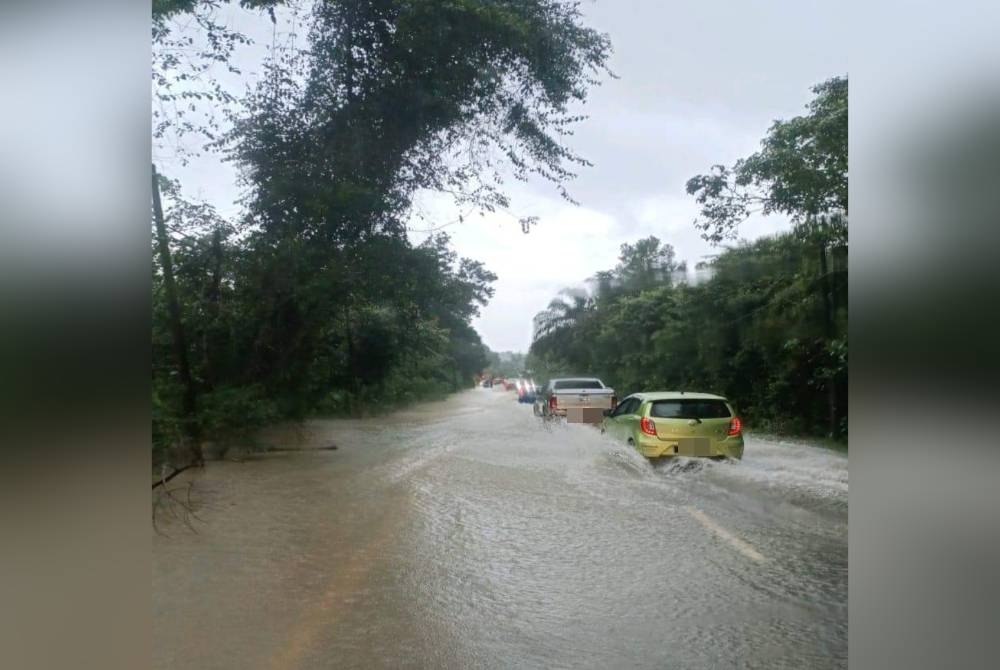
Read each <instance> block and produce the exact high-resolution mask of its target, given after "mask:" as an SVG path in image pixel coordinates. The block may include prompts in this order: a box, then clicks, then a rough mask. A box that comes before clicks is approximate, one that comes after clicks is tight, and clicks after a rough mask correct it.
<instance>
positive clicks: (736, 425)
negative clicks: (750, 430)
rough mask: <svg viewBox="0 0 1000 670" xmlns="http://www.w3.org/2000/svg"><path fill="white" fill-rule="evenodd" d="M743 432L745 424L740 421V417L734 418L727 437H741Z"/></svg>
mask: <svg viewBox="0 0 1000 670" xmlns="http://www.w3.org/2000/svg"><path fill="white" fill-rule="evenodd" d="M741 430H743V422H742V421H740V417H738V416H734V417H733V420H732V421H730V422H729V430H728V431H727V432H726V435H739V434H740V431H741Z"/></svg>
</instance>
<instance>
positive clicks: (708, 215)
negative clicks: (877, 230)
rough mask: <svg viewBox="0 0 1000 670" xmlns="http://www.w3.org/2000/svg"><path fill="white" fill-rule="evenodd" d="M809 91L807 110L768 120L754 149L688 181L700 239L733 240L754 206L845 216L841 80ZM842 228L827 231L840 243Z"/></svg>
mask: <svg viewBox="0 0 1000 670" xmlns="http://www.w3.org/2000/svg"><path fill="white" fill-rule="evenodd" d="M813 92H814V93H815V94H816V97H815V98H814V99H813V100H812V102H810V103H809V114H807V115H805V116H797V117H795V118H793V119H789V120H785V121H775V122H774V124H773V125H772V126H771V128H770V130H769V131H768V134H767V136H766V137H765V138H764V140H763V141H762V142H761V150H760V151H758V152H757V153H755V154H752V155H751V156H748V157H747V158H743V159H740V160H738V161H736V163H735V165H733V167H731V168H730V167H726V166H723V165H716V166H713V168H712V170H711V172H709V173H708V174H703V175H698V176H695V177H692V178H691V179H690V180H688V183H687V192H688V193H689V194H691V195H694V196H695V199H696V200H697V201H698V203H699V204H700V205H701V206H702V210H701V216H700V217H699V218H698V219H697V220H696V221H695V225H696V226H697V227H698V228H699V229H701V230H702V237H704V238H705V239H706V240H709V241H712V242H715V243H718V242H721V241H723V240H725V239H729V238H734V237H735V236H736V234H737V230H738V228H739V225H740V224H741V223H742V222H743V221H745V220H746V219H747V218H748V217H749V216H750V215H751V214H752V213H754V212H756V211H760V212H761V213H763V214H770V213H772V212H780V213H783V214H787V215H789V216H791V217H792V219H793V220H794V221H796V222H797V223H803V222H806V221H808V220H810V219H813V218H815V217H818V216H820V215H823V214H829V213H837V214H840V215H842V216H843V217H846V215H847V212H848V207H847V205H848V198H847V78H846V77H835V78H833V79H830V80H828V81H826V82H824V83H822V84H819V85H818V86H815V87H814V88H813ZM839 223H842V224H844V225H846V223H845V222H844V220H843V219H841V220H839ZM842 227H843V226H840V227H835V228H834V230H833V231H831V237H833V238H836V239H837V242H839V243H846V229H844V230H841V228H842ZM833 232H836V233H838V235H833V234H832V233H833Z"/></svg>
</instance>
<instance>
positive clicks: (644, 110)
mask: <svg viewBox="0 0 1000 670" xmlns="http://www.w3.org/2000/svg"><path fill="white" fill-rule="evenodd" d="M583 8H584V11H585V12H586V14H587V22H588V23H589V24H590V25H591V26H593V27H595V28H597V29H599V30H601V31H604V32H607V33H609V34H610V36H611V41H612V44H613V46H614V55H613V56H612V59H611V69H612V70H613V71H614V72H615V73H616V74H617V75H618V76H619V77H620V78H619V79H616V80H607V81H605V82H604V83H603V85H602V86H600V87H599V88H596V89H594V90H593V91H592V93H591V97H590V100H589V101H588V103H587V104H586V105H585V106H584V107H583V111H584V112H585V113H586V114H588V115H589V118H588V119H587V120H585V121H583V122H582V123H580V124H579V125H578V126H577V128H576V132H575V135H574V136H573V137H571V138H569V139H570V145H571V146H572V147H573V149H574V150H576V151H577V152H578V153H580V154H581V155H582V156H584V157H585V158H587V159H589V160H590V161H592V162H593V163H594V167H592V168H584V169H582V171H581V173H580V176H579V177H578V178H577V179H576V180H575V181H573V182H572V183H571V184H570V185H569V188H570V192H571V193H572V194H573V196H574V197H575V198H576V199H577V200H579V201H580V203H581V204H580V205H579V206H574V205H571V204H569V203H567V202H565V201H564V200H562V199H561V198H560V197H559V196H558V194H557V193H556V192H555V190H554V189H553V188H552V185H551V184H549V183H547V182H544V181H540V180H539V181H538V182H533V183H529V184H521V183H519V182H512V183H511V184H510V187H509V193H510V194H511V196H512V198H511V201H512V202H511V211H512V212H513V213H514V214H516V215H518V216H528V215H533V216H538V217H539V223H538V225H537V226H535V227H534V228H533V229H532V230H531V232H530V233H529V234H527V235H525V234H523V233H522V232H521V229H520V226H519V225H518V223H517V220H516V218H515V217H512V216H511V215H509V214H506V213H504V214H500V213H498V214H495V215H486V216H485V217H479V216H472V217H466V218H465V222H464V223H461V224H454V225H450V226H448V227H446V228H444V229H443V232H447V233H448V234H449V235H451V237H452V241H453V244H454V246H455V248H456V250H457V251H458V253H459V254H460V255H462V256H468V257H470V258H475V259H477V260H480V261H483V262H484V263H485V264H486V266H487V267H488V268H489V269H490V270H492V271H493V272H495V273H496V274H497V275H498V276H499V279H498V280H497V282H496V284H495V289H496V295H495V297H494V298H493V300H492V301H491V303H490V304H489V305H488V306H487V307H486V308H485V309H484V310H483V313H482V315H481V316H480V317H479V318H478V319H476V321H475V322H474V324H473V325H474V326H475V327H476V329H477V330H478V331H479V333H480V335H481V336H482V338H483V341H484V342H485V343H486V344H487V345H488V346H489V347H490V348H491V349H493V350H496V351H504V350H516V351H526V350H527V348H528V346H529V345H530V343H531V323H532V321H531V320H532V317H533V316H534V315H535V313H537V312H538V311H539V310H541V309H543V308H544V307H545V306H546V305H547V304H548V302H549V301H550V300H551V299H552V298H553V297H554V296H555V295H556V294H557V293H558V291H559V290H560V289H562V288H565V287H569V286H577V285H580V284H581V283H582V282H583V281H584V280H585V279H586V278H587V277H589V276H591V275H593V274H594V273H595V272H596V271H598V270H603V269H608V268H611V267H613V266H614V264H615V262H616V257H617V255H618V248H619V246H620V245H621V244H622V243H623V242H633V241H635V240H637V239H639V238H641V237H645V236H648V235H656V236H657V237H659V238H660V239H661V240H663V241H664V242H669V243H670V244H672V245H673V246H674V248H675V249H676V250H677V255H678V257H679V258H680V259H684V260H687V261H688V263H689V265H691V266H693V265H694V263H696V262H697V261H698V260H700V259H701V258H702V256H704V255H705V254H711V253H713V252H714V251H716V250H713V248H712V247H711V246H709V245H708V244H707V243H705V242H704V241H702V240H701V239H700V238H699V236H698V231H697V230H696V229H695V228H694V227H693V225H692V220H693V219H694V217H695V215H696V213H697V206H696V204H695V203H694V200H693V198H691V197H690V196H688V195H687V194H686V193H685V191H684V184H685V182H686V181H687V179H688V178H689V177H691V176H693V175H695V174H699V173H702V172H705V171H706V170H707V169H708V168H709V167H710V166H711V165H713V164H716V163H723V164H731V163H732V162H733V161H734V160H736V159H737V158H740V157H742V156H745V155H747V154H749V153H751V152H753V151H755V150H756V149H757V148H758V146H759V142H760V140H761V138H762V137H763V136H764V133H765V132H766V130H767V128H768V126H770V124H771V123H772V122H773V121H774V120H775V119H781V118H788V117H790V116H794V115H797V114H801V113H803V111H804V105H805V104H806V103H807V102H808V101H809V100H810V98H811V93H810V90H809V88H810V87H811V86H812V85H814V84H816V83H819V82H821V81H823V80H825V79H828V78H830V77H832V76H835V75H843V74H846V73H847V55H846V51H847V48H846V44H845V43H844V35H845V34H846V28H847V15H846V13H845V12H843V11H842V10H841V9H840V8H839V7H838V5H837V4H836V3H830V2H824V3H820V2H809V1H808V0H782V1H780V2H778V1H767V2H748V1H746V0H739V1H737V0H732V1H730V2H721V3H718V2H717V3H700V2H660V1H659V0H631V1H629V0H614V1H613V2H612V1H611V0H603V1H601V0H597V1H596V2H584V3H583ZM236 20H241V19H239V17H238V16H237V19H236ZM255 23H258V22H257V21H255ZM258 25H259V23H258ZM241 28H243V29H244V30H246V31H247V32H251V33H252V32H254V29H257V30H259V28H257V26H251V25H250V24H249V23H248V24H247V25H246V26H241ZM266 28H268V29H269V28H270V26H269V25H268V26H266ZM258 41H264V42H270V30H267V31H266V35H263V34H262V35H260V37H258ZM244 57H245V58H246V59H247V60H248V65H251V63H250V62H249V61H251V60H257V61H258V62H259V54H255V53H249V54H244ZM253 69H254V68H253V67H252V66H250V67H246V68H244V70H245V72H246V73H248V74H250V73H252V71H253ZM171 173H172V174H173V175H175V176H177V177H179V178H180V179H181V182H182V184H183V185H184V187H185V190H186V191H188V192H189V193H191V194H192V195H195V196H199V197H203V198H205V199H207V200H209V201H210V202H212V203H213V204H216V205H217V206H218V208H219V209H220V211H222V212H223V213H226V214H235V213H236V212H237V211H238V207H236V206H235V205H234V204H233V202H234V200H235V199H236V198H237V196H238V189H237V187H236V184H235V174H234V173H233V170H232V167H231V166H229V165H226V164H222V163H220V162H219V161H218V160H217V158H216V157H206V158H204V159H202V160H198V161H195V162H193V163H192V164H191V165H189V166H188V167H187V168H182V167H180V166H174V168H173V169H172V172H171ZM418 208H419V211H420V212H422V213H423V214H424V216H425V219H424V220H417V219H416V218H415V219H414V221H413V224H412V225H413V228H414V229H415V230H426V229H428V228H430V227H431V226H432V225H434V224H441V223H445V222H448V221H452V220H453V219H455V218H456V217H457V210H456V209H454V207H453V206H452V205H451V203H450V201H449V200H448V199H446V198H444V197H440V196H436V195H433V194H425V195H422V196H421V197H420V198H418ZM786 225H787V224H786V222H784V221H783V220H781V219H777V218H771V219H759V220H754V221H751V222H748V223H747V224H746V225H745V226H744V227H743V228H742V230H741V234H742V236H743V237H745V238H747V239H753V238H755V237H758V236H760V235H762V234H767V233H770V232H774V231H776V230H780V229H782V228H783V227H785V226H786ZM427 234H428V233H425V232H413V233H411V237H412V239H413V241H414V242H419V241H421V240H422V239H424V238H426V236H427Z"/></svg>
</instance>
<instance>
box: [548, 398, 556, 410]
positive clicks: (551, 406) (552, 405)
mask: <svg viewBox="0 0 1000 670" xmlns="http://www.w3.org/2000/svg"><path fill="white" fill-rule="evenodd" d="M555 408H556V397H555V396H551V397H550V398H549V409H555Z"/></svg>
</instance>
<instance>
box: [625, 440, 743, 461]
mask: <svg viewBox="0 0 1000 670" xmlns="http://www.w3.org/2000/svg"><path fill="white" fill-rule="evenodd" d="M636 448H637V449H638V450H639V453H641V454H642V455H643V456H645V457H646V458H664V457H673V456H688V457H704V458H735V459H741V458H743V436H742V435H737V436H734V437H727V438H726V439H724V440H708V445H707V449H706V448H705V447H704V446H701V447H695V445H694V443H693V441H692V440H685V439H677V440H661V439H660V438H656V437H653V438H650V439H648V440H642V439H641V440H640V441H639V443H638V445H637V446H636Z"/></svg>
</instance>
